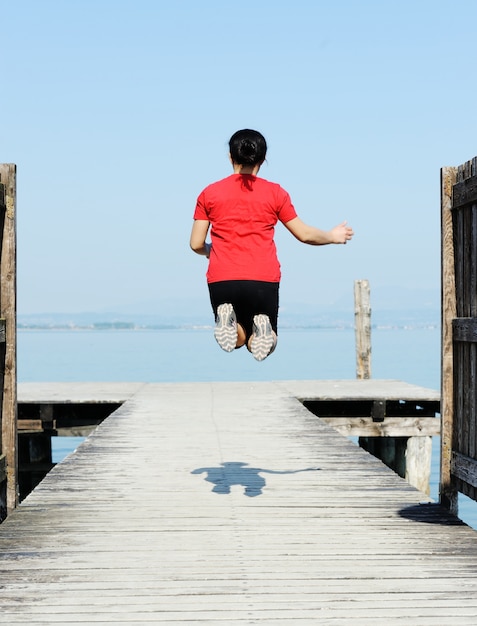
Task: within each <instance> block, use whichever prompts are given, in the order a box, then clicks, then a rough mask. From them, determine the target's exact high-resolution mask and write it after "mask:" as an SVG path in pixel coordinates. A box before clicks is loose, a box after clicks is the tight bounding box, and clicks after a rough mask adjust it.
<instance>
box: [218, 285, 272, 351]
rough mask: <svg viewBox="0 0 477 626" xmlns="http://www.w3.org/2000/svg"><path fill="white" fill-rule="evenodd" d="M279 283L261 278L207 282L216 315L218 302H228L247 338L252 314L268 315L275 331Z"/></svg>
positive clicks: (250, 327)
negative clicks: (268, 281)
mask: <svg viewBox="0 0 477 626" xmlns="http://www.w3.org/2000/svg"><path fill="white" fill-rule="evenodd" d="M279 286H280V283H267V282H264V281H261V280H223V281H220V282H218V283H209V294H210V303H211V305H212V309H213V310H214V315H215V316H216V315H217V307H218V306H219V305H220V304H225V303H227V302H230V304H231V305H232V306H233V307H234V311H235V315H236V316H237V322H238V323H239V324H240V325H241V326H242V328H243V329H244V330H245V334H246V336H247V339H248V338H249V337H250V335H251V334H252V326H253V316H254V315H258V314H259V313H264V314H265V315H268V317H269V319H270V323H271V325H272V328H273V330H274V331H275V333H277V334H278V332H277V323H278V289H279Z"/></svg>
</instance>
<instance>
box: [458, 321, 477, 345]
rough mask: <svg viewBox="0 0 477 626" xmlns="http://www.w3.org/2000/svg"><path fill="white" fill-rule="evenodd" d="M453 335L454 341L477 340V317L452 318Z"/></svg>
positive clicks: (473, 341) (474, 341)
mask: <svg viewBox="0 0 477 626" xmlns="http://www.w3.org/2000/svg"><path fill="white" fill-rule="evenodd" d="M452 337H453V339H454V341H466V342H472V343H476V342H477V318H475V317H458V318H456V319H454V320H452Z"/></svg>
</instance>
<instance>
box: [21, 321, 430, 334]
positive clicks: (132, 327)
mask: <svg viewBox="0 0 477 626" xmlns="http://www.w3.org/2000/svg"><path fill="white" fill-rule="evenodd" d="M371 328H372V330H432V331H434V330H440V325H439V324H436V323H434V322H415V323H404V322H403V323H395V324H372V325H371ZM212 329H213V326H212V325H210V324H204V325H201V324H194V325H192V324H144V325H143V324H136V323H134V322H101V323H95V324H22V323H19V324H18V325H17V330H18V331H91V332H97V331H156V330H165V331H175V330H178V331H179V330H185V331H203V330H207V331H210V330H212ZM280 329H281V330H285V331H286V330H354V326H353V325H352V324H344V323H337V324H281V325H280Z"/></svg>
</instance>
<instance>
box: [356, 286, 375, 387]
mask: <svg viewBox="0 0 477 626" xmlns="http://www.w3.org/2000/svg"><path fill="white" fill-rule="evenodd" d="M369 291H370V290H369V282H368V281H367V280H355V282H354V318H355V335H356V378H359V379H360V380H364V379H368V378H371V306H370V297H369Z"/></svg>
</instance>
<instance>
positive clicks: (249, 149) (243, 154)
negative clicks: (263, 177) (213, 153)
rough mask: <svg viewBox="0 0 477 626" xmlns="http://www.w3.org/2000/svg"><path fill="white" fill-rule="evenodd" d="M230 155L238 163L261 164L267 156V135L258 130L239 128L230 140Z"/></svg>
mask: <svg viewBox="0 0 477 626" xmlns="http://www.w3.org/2000/svg"><path fill="white" fill-rule="evenodd" d="M229 148H230V156H231V157H232V161H233V162H234V163H237V165H261V164H262V163H263V162H264V161H265V157H266V156H267V142H266V141H265V137H264V136H263V135H262V134H261V133H259V132H258V131H256V130H250V129H248V128H245V129H244V130H238V131H237V132H236V133H234V134H233V135H232V137H231V138H230V141H229Z"/></svg>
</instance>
